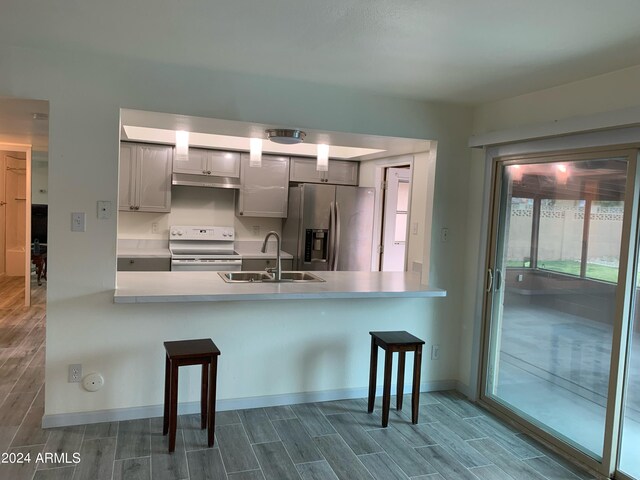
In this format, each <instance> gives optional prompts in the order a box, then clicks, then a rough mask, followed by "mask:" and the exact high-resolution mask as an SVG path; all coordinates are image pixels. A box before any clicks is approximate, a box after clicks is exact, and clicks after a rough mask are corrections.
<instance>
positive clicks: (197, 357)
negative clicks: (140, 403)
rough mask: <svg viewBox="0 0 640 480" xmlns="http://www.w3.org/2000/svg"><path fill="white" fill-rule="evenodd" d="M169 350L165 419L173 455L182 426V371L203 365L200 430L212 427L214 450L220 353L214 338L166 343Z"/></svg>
mask: <svg viewBox="0 0 640 480" xmlns="http://www.w3.org/2000/svg"><path fill="white" fill-rule="evenodd" d="M164 348H165V350H166V351H167V356H166V362H165V371H164V420H163V424H162V434H163V435H166V434H167V433H169V452H173V451H175V449H176V429H177V424H178V368H179V367H183V366H187V365H202V383H201V390H200V428H202V429H204V428H206V427H208V432H207V440H208V445H209V447H213V441H214V431H215V418H216V378H217V373H218V372H217V370H218V356H219V355H220V350H219V349H218V347H216V344H215V343H213V341H212V340H211V339H210V338H201V339H197V340H179V341H175V342H164Z"/></svg>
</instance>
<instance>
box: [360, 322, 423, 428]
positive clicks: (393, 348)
mask: <svg viewBox="0 0 640 480" xmlns="http://www.w3.org/2000/svg"><path fill="white" fill-rule="evenodd" d="M369 334H370V335H371V362H370V365H369V403H368V412H369V413H371V412H373V406H374V403H375V399H376V378H377V373H378V347H380V348H382V349H383V350H384V351H385V357H384V385H383V389H382V426H383V427H386V426H387V425H388V424H389V406H390V404H391V367H392V362H393V352H398V382H397V391H396V408H397V409H398V410H402V394H403V392H404V365H405V355H406V353H407V352H413V386H412V390H411V422H412V423H413V424H417V423H418V406H419V402H420V364H421V361H422V345H424V343H425V342H424V340H420V339H419V338H418V337H414V336H413V335H411V334H410V333H409V332H405V331H394V332H369Z"/></svg>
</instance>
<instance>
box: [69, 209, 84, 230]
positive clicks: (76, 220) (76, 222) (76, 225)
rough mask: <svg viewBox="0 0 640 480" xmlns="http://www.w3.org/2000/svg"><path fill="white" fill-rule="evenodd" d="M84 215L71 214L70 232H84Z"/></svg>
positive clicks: (82, 213) (79, 213)
mask: <svg viewBox="0 0 640 480" xmlns="http://www.w3.org/2000/svg"><path fill="white" fill-rule="evenodd" d="M85 220H86V215H85V213H84V212H72V213H71V231H72V232H84V231H86V228H87V224H86V221H85Z"/></svg>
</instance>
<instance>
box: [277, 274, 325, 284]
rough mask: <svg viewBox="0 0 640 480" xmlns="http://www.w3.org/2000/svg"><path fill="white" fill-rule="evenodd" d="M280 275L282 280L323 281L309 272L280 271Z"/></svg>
mask: <svg viewBox="0 0 640 480" xmlns="http://www.w3.org/2000/svg"><path fill="white" fill-rule="evenodd" d="M281 277H282V280H283V281H284V282H324V280H323V279H321V278H320V277H316V276H315V275H314V274H313V273H309V272H282V275H281Z"/></svg>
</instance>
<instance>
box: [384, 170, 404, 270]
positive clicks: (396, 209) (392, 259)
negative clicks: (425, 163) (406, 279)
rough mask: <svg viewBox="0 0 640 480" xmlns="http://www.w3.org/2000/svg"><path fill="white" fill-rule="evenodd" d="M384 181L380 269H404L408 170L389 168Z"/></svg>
mask: <svg viewBox="0 0 640 480" xmlns="http://www.w3.org/2000/svg"><path fill="white" fill-rule="evenodd" d="M386 182H387V188H386V190H385V199H384V213H383V226H382V255H381V262H380V265H381V269H380V270H382V271H383V272H403V271H404V270H405V256H406V248H407V221H408V218H409V197H410V195H409V192H410V190H411V170H410V169H409V168H388V169H387V180H386Z"/></svg>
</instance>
